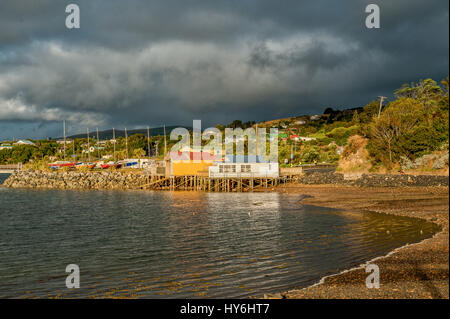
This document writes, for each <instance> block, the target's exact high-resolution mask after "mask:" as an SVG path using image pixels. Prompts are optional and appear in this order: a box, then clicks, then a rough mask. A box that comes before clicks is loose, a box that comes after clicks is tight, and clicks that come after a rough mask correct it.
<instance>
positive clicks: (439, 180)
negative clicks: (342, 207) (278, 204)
mask: <svg viewBox="0 0 450 319" xmlns="http://www.w3.org/2000/svg"><path fill="white" fill-rule="evenodd" d="M297 183H299V184H309V185H320V184H337V185H352V186H366V187H405V186H425V187H426V186H447V187H448V186H449V177H448V176H442V175H408V174H362V175H361V176H359V177H357V178H354V179H347V178H345V175H344V174H340V173H333V172H326V173H319V172H314V173H310V174H304V175H302V176H299V177H298V178H297Z"/></svg>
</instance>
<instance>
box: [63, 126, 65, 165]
mask: <svg viewBox="0 0 450 319" xmlns="http://www.w3.org/2000/svg"><path fill="white" fill-rule="evenodd" d="M63 134H64V161H65V160H66V120H63Z"/></svg>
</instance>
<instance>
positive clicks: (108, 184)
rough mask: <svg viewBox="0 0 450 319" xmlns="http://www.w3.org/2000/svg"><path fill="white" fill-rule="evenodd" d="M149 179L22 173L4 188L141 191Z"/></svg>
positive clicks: (100, 174)
mask: <svg viewBox="0 0 450 319" xmlns="http://www.w3.org/2000/svg"><path fill="white" fill-rule="evenodd" d="M147 178H148V177H147V176H144V175H141V174H137V173H130V172H120V171H101V172H41V171H21V172H16V173H14V174H12V175H11V176H9V177H8V178H7V179H6V180H5V182H4V183H3V186H6V187H11V188H53V189H139V188H140V187H141V186H142V185H144V184H146V183H148V179H147Z"/></svg>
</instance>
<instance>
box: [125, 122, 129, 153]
mask: <svg viewBox="0 0 450 319" xmlns="http://www.w3.org/2000/svg"><path fill="white" fill-rule="evenodd" d="M125 148H126V151H127V152H126V153H127V159H128V134H127V128H125Z"/></svg>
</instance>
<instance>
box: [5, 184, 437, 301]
mask: <svg viewBox="0 0 450 319" xmlns="http://www.w3.org/2000/svg"><path fill="white" fill-rule="evenodd" d="M4 177H5V176H0V184H1V183H2V179H4ZM299 199H300V196H299V195H288V194H278V193H195V192H144V191H58V190H16V189H7V188H3V187H1V186H0V298H17V297H28V298H36V297H45V298H46V297H75V298H78V297H82V298H84V297H97V298H99V297H137V298H139V297H140V298H208V297H211V298H232V297H235V298H241V297H248V296H261V295H262V294H264V293H271V292H272V293H273V292H281V291H284V290H287V289H292V288H300V287H305V286H308V285H311V284H313V283H315V282H317V281H318V280H319V279H320V278H321V277H323V276H326V275H330V274H333V273H336V272H339V271H342V270H344V269H348V268H351V267H354V266H357V265H359V264H361V263H363V262H365V261H367V260H369V259H372V258H374V257H376V256H380V255H384V254H386V253H388V252H389V251H391V250H393V249H394V248H397V247H400V246H402V245H404V244H406V243H413V242H418V241H420V240H422V239H425V238H428V237H431V236H432V235H433V233H434V232H435V231H437V227H436V226H434V225H433V224H431V223H427V222H424V221H420V220H416V219H411V218H406V217H398V216H389V215H383V214H376V213H363V214H355V213H347V212H341V211H337V210H332V209H327V208H321V207H314V206H308V205H302V204H301V202H300V201H299ZM68 264H77V265H79V267H80V273H81V276H80V277H81V288H80V289H67V288H66V286H65V280H66V276H67V275H68V274H67V273H66V272H65V268H66V265H68Z"/></svg>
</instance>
